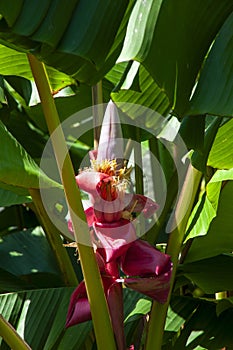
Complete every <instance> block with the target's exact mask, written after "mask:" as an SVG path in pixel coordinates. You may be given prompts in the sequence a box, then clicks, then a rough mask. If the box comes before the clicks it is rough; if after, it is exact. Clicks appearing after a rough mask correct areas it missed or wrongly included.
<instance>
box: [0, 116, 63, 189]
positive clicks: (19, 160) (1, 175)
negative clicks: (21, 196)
mask: <svg viewBox="0 0 233 350" xmlns="http://www.w3.org/2000/svg"><path fill="white" fill-rule="evenodd" d="M0 138H1V142H2V146H1V149H0V181H1V182H2V183H4V184H7V185H13V186H17V187H24V188H39V185H40V186H42V187H43V186H44V187H54V186H55V187H58V188H59V187H60V188H61V185H59V184H58V183H57V182H55V181H53V180H52V179H50V178H49V177H47V176H46V175H45V174H44V173H43V172H42V171H41V170H40V168H39V167H38V165H37V164H36V163H35V162H34V161H33V159H32V158H31V157H30V156H29V155H28V154H27V152H26V151H25V149H24V148H23V147H22V146H21V145H20V144H19V143H18V142H17V140H16V139H15V138H14V137H13V136H12V135H11V134H10V133H9V132H8V130H7V129H6V127H5V126H4V124H3V123H2V122H1V121H0ZM39 180H40V183H39ZM12 188H13V187H12Z"/></svg>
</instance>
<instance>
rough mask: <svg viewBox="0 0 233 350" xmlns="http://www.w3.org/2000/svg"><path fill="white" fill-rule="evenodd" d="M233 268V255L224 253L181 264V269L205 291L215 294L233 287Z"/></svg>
mask: <svg viewBox="0 0 233 350" xmlns="http://www.w3.org/2000/svg"><path fill="white" fill-rule="evenodd" d="M232 268H233V255H231V254H228V255H227V254H222V255H218V256H215V257H212V258H208V259H203V260H198V261H194V262H190V263H185V264H183V265H181V266H180V271H181V272H182V274H183V275H184V276H185V277H187V278H189V279H190V280H191V281H192V282H193V283H195V284H197V286H198V287H200V288H201V289H202V290H203V291H204V292H205V293H207V294H213V293H216V292H220V291H223V290H232V289H233V281H232V279H231V278H229V276H230V275H231V271H232Z"/></svg>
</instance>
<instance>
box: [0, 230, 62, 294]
mask: <svg viewBox="0 0 233 350" xmlns="http://www.w3.org/2000/svg"><path fill="white" fill-rule="evenodd" d="M0 266H1V269H4V270H5V271H7V272H9V273H11V274H13V275H15V276H18V277H20V279H21V280H25V281H28V284H29V286H30V287H32V286H33V285H35V286H38V287H48V286H51V285H52V286H55V285H57V286H60V285H61V284H62V282H61V279H60V276H59V274H60V272H59V269H58V267H57V264H56V261H55V258H54V256H53V253H52V250H51V248H50V246H49V244H48V242H47V240H46V238H45V236H44V234H43V232H42V230H41V228H39V227H37V228H35V229H33V230H32V229H29V230H25V231H21V232H16V233H11V234H8V235H5V236H3V237H2V238H1V242H0ZM5 290H7V285H5Z"/></svg>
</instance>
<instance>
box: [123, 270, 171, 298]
mask: <svg viewBox="0 0 233 350" xmlns="http://www.w3.org/2000/svg"><path fill="white" fill-rule="evenodd" d="M170 278H171V271H169V272H167V273H165V274H163V275H161V276H159V277H154V278H153V277H151V278H126V279H125V280H124V284H125V286H126V287H128V288H131V289H133V290H136V291H137V292H139V293H143V294H145V295H147V296H149V297H150V298H152V299H154V300H156V301H158V302H159V303H165V302H166V301H167V297H168V294H169V290H170Z"/></svg>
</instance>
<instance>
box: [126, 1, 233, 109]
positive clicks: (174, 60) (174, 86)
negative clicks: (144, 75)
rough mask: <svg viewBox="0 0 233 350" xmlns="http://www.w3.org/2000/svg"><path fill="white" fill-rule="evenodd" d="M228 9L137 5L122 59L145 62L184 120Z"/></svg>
mask: <svg viewBox="0 0 233 350" xmlns="http://www.w3.org/2000/svg"><path fill="white" fill-rule="evenodd" d="M232 10H233V4H232V3H229V1H221V3H219V1H217V0H216V1H212V0H208V1H205V3H203V1H201V0H198V1H192V0H189V1H185V2H184V3H183V2H180V1H179V0H175V1H174V0H165V1H163V2H162V3H161V2H160V1H159V2H158V1H156V0H154V1H150V2H149V3H147V2H146V3H144V2H141V1H138V2H137V6H135V9H134V11H133V12H132V15H131V18H130V22H129V26H128V30H127V36H126V40H125V42H124V48H123V53H122V55H121V56H120V59H121V61H126V60H130V59H136V60H138V61H140V62H143V64H144V65H145V67H146V68H147V70H148V71H149V72H150V74H151V76H152V77H153V78H154V80H155V82H156V83H157V84H158V86H159V87H160V88H163V89H164V90H165V92H166V94H167V95H168V98H169V101H170V103H171V105H172V106H173V107H174V108H175V110H176V112H177V113H178V114H181V115H182V114H183V113H184V111H185V109H187V105H188V103H189V97H190V95H191V91H192V89H193V86H194V83H195V80H196V78H197V75H198V72H199V70H200V68H201V65H202V62H203V60H204V58H205V55H206V53H207V51H208V49H209V47H210V45H211V43H212V41H213V40H214V38H215V36H216V34H217V33H218V30H219V29H220V27H221V26H222V24H223V23H224V21H225V20H226V18H227V17H228V15H229V14H230V13H231V11H232ZM210 13H211V16H210V15H209V14H210ZM190 38H192V40H190ZM197 114H201V113H197Z"/></svg>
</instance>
